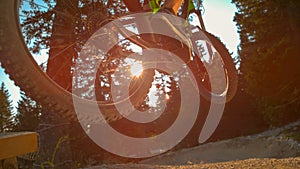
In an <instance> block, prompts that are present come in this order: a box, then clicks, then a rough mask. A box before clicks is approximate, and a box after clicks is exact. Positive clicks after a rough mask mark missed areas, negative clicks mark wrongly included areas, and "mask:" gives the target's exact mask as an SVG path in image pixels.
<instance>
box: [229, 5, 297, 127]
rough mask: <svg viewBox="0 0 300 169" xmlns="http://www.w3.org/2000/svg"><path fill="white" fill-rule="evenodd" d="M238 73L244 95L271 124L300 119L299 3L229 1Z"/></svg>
mask: <svg viewBox="0 0 300 169" xmlns="http://www.w3.org/2000/svg"><path fill="white" fill-rule="evenodd" d="M232 2H233V3H235V4H236V7H237V9H238V12H237V13H236V15H235V21H236V22H237V26H238V29H239V33H240V39H241V44H240V48H239V55H240V59H241V64H240V71H241V73H242V76H243V77H244V79H245V86H246V90H247V92H248V93H250V94H251V95H252V96H254V97H255V98H256V103H257V106H258V107H259V108H260V111H261V112H262V113H263V115H264V116H265V118H266V120H267V121H268V122H269V123H270V124H272V125H276V124H282V123H284V122H287V121H291V120H295V119H296V118H299V117H300V113H299V106H300V87H299V86H300V74H299V73H300V67H299V65H298V64H299V61H300V58H299V53H300V50H299V49H300V48H299V46H300V42H299V38H300V29H299V28H300V13H299V11H298V10H299V8H300V1H298V0H272V1H270V0H233V1H232Z"/></svg>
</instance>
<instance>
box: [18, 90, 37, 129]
mask: <svg viewBox="0 0 300 169" xmlns="http://www.w3.org/2000/svg"><path fill="white" fill-rule="evenodd" d="M41 111H42V107H41V105H39V104H38V103H37V102H35V101H34V100H32V99H31V98H30V97H28V96H27V95H26V94H25V93H24V92H22V93H21V99H20V100H19V102H18V107H17V114H16V116H15V121H16V124H15V127H14V128H15V129H14V130H15V131H36V129H37V127H38V124H39V121H40V115H41Z"/></svg>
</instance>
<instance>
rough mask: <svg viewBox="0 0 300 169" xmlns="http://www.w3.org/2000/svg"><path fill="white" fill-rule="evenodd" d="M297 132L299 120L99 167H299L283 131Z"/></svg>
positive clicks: (298, 148)
mask: <svg viewBox="0 0 300 169" xmlns="http://www.w3.org/2000/svg"><path fill="white" fill-rule="evenodd" d="M290 130H294V131H297V133H299V130H300V121H298V122H295V123H291V124H289V125H287V126H284V127H281V128H277V129H273V130H268V131H266V132H263V133H260V134H256V135H251V136H243V137H237V138H234V139H229V140H223V141H218V142H213V143H207V144H203V145H200V146H197V147H193V148H188V149H182V150H179V151H175V152H169V153H166V154H162V155H159V156H156V157H153V158H150V159H146V160H143V161H140V162H139V164H118V165H101V166H98V167H91V169H98V168H99V169H100V168H109V169H110V168H115V169H119V168H120V169H121V168H133V169H135V168H145V169H156V168H200V169H202V168H224V169H227V168H251V169H252V168H270V169H271V168H287V169H296V168H300V143H299V142H298V141H296V140H294V139H292V138H291V137H287V135H286V133H287V132H286V131H290Z"/></svg>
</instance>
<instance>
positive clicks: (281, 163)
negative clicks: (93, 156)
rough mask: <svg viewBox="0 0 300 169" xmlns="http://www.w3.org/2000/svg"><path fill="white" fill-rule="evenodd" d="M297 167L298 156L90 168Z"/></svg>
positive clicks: (204, 168)
mask: <svg viewBox="0 0 300 169" xmlns="http://www.w3.org/2000/svg"><path fill="white" fill-rule="evenodd" d="M127 168H128V169H235V168H236V169H298V168H300V157H297V158H285V159H258V158H256V159H248V160H240V161H230V162H219V163H208V164H206V163H199V164H187V165H150V164H117V165H102V166H98V167H92V168H91V169H127Z"/></svg>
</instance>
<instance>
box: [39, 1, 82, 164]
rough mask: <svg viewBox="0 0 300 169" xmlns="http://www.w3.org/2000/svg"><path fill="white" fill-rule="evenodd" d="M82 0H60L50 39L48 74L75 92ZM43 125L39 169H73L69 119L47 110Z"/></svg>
mask: <svg viewBox="0 0 300 169" xmlns="http://www.w3.org/2000/svg"><path fill="white" fill-rule="evenodd" d="M77 7H78V0H69V1H65V0H57V2H56V6H55V8H54V11H55V16H54V21H53V28H52V35H51V39H50V51H49V60H48V64H47V74H48V75H49V77H50V78H52V79H53V80H54V81H55V82H56V83H57V84H58V85H60V86H61V87H63V88H64V89H66V90H68V91H71V88H72V72H71V68H72V64H73V58H74V56H75V55H76V53H75V50H74V45H75V35H74V21H75V14H76V11H77V10H78V9H77ZM42 112H43V113H42V116H41V122H40V125H39V136H40V137H39V140H40V146H39V159H38V160H37V164H36V167H38V166H40V167H41V164H45V163H47V162H50V163H52V164H50V163H49V164H50V165H49V164H45V165H44V167H45V168H52V167H51V165H54V168H72V166H71V165H72V152H71V149H70V145H69V133H70V124H71V121H70V120H69V119H65V118H62V117H61V116H60V115H59V113H58V112H54V111H53V110H46V109H43V111H42Z"/></svg>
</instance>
